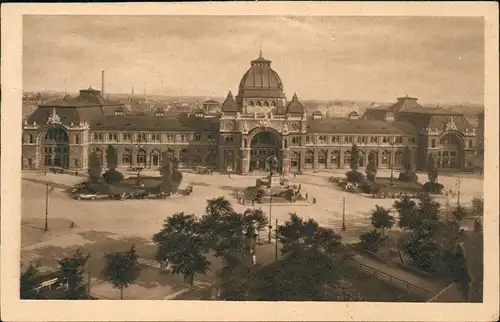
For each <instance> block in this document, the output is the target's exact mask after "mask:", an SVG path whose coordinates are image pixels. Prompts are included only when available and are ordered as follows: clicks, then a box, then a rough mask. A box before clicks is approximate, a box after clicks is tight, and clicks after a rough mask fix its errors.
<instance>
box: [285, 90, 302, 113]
mask: <svg viewBox="0 0 500 322" xmlns="http://www.w3.org/2000/svg"><path fill="white" fill-rule="evenodd" d="M286 112H287V113H290V114H302V113H304V106H303V105H302V103H301V102H300V101H299V99H298V97H297V93H294V94H293V97H292V100H291V101H290V102H289V103H288V104H287V106H286Z"/></svg>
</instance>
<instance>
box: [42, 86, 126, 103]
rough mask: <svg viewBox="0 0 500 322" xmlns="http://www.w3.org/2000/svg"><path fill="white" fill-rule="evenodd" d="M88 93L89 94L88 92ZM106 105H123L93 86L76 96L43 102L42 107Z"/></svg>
mask: <svg viewBox="0 0 500 322" xmlns="http://www.w3.org/2000/svg"><path fill="white" fill-rule="evenodd" d="M86 93H88V94H86ZM82 94H83V95H82ZM104 105H113V106H117V105H123V104H122V103H120V102H117V101H112V100H108V99H105V98H103V97H102V96H101V95H100V91H98V90H95V89H93V88H89V89H84V90H80V95H78V96H76V97H74V98H68V97H65V98H63V99H57V100H54V101H51V102H47V103H44V104H41V105H40V106H41V107H45V106H48V107H92V106H104Z"/></svg>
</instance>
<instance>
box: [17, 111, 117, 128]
mask: <svg viewBox="0 0 500 322" xmlns="http://www.w3.org/2000/svg"><path fill="white" fill-rule="evenodd" d="M114 109H115V108H114V107H113V109H112V110H110V111H108V110H109V109H104V108H103V107H100V106H92V107H73V106H71V107H52V106H40V107H38V108H37V109H36V110H34V111H33V113H31V115H29V116H28V118H27V119H26V122H27V123H28V124H33V123H34V122H36V123H37V124H39V125H40V124H46V123H47V121H48V120H49V117H51V115H52V114H53V113H54V110H55V112H56V114H57V116H59V120H60V122H61V124H63V125H66V126H69V125H71V123H73V124H79V123H80V122H88V123H90V121H91V120H92V119H94V118H96V117H101V116H103V115H106V114H108V113H109V114H114Z"/></svg>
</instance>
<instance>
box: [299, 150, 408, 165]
mask: <svg viewBox="0 0 500 322" xmlns="http://www.w3.org/2000/svg"><path fill="white" fill-rule="evenodd" d="M360 154H361V157H360V158H359V163H360V166H363V165H364V162H365V160H364V153H360ZM327 157H328V155H327V152H326V151H319V152H318V164H326V160H327ZM377 157H378V156H377V154H369V155H368V159H369V160H373V161H374V162H375V163H378V160H377ZM390 157H391V154H390V153H389V152H387V151H383V152H381V157H380V163H381V164H382V165H389V164H390ZM299 158H300V155H299V153H297V152H294V153H292V156H291V161H292V163H293V162H294V161H296V162H298V160H299ZM350 160H351V152H350V151H345V152H344V164H348V163H349V162H350ZM313 162H314V151H311V150H309V151H307V152H306V155H305V158H304V163H305V164H313ZM339 162H340V152H339V151H332V152H331V153H330V164H338V163H339ZM402 162H403V152H401V151H397V152H396V153H394V164H397V165H400V164H401V163H402Z"/></svg>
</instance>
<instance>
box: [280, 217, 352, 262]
mask: <svg viewBox="0 0 500 322" xmlns="http://www.w3.org/2000/svg"><path fill="white" fill-rule="evenodd" d="M277 235H278V239H279V241H280V243H281V245H282V248H281V254H282V255H287V254H288V255H289V256H291V257H294V256H299V255H300V253H302V251H303V250H307V249H316V250H318V251H319V252H321V253H328V254H333V253H334V252H335V251H336V250H338V249H339V246H340V245H341V240H342V237H341V236H340V235H337V234H336V233H334V231H333V230H332V229H328V228H324V227H320V226H319V224H318V223H317V222H316V221H315V220H314V219H308V220H307V221H304V220H302V218H300V217H299V216H297V214H290V219H289V220H288V221H286V222H285V224H284V225H280V226H278V230H277Z"/></svg>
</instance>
